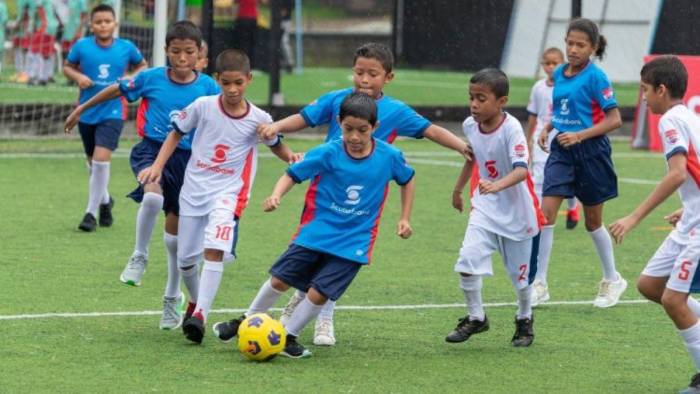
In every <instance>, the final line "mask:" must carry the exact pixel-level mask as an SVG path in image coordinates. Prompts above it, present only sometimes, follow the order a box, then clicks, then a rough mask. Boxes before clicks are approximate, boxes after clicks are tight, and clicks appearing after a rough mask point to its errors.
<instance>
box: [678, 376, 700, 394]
mask: <svg viewBox="0 0 700 394" xmlns="http://www.w3.org/2000/svg"><path fill="white" fill-rule="evenodd" d="M698 393H700V372H698V373H696V374H695V375H693V377H692V378H691V379H690V384H689V385H688V387H686V388H685V389H683V390H681V391H679V392H678V394H698Z"/></svg>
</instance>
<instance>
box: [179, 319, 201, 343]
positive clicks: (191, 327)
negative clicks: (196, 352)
mask: <svg viewBox="0 0 700 394" xmlns="http://www.w3.org/2000/svg"><path fill="white" fill-rule="evenodd" d="M182 331H183V332H184V333H185V338H187V339H189V340H190V341H192V342H194V343H197V344H200V343H202V339H203V338H204V317H202V314H201V313H199V312H197V313H195V314H194V315H192V316H191V317H190V318H189V319H187V320H185V322H184V323H182Z"/></svg>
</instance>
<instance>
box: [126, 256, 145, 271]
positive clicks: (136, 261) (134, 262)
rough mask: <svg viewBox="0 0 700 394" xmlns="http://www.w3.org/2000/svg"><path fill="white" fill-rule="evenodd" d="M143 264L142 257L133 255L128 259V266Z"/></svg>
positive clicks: (133, 266) (140, 265)
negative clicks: (133, 256)
mask: <svg viewBox="0 0 700 394" xmlns="http://www.w3.org/2000/svg"><path fill="white" fill-rule="evenodd" d="M144 265H146V264H145V260H144V258H143V257H135V258H132V259H129V268H131V269H133V268H138V267H143V266H144Z"/></svg>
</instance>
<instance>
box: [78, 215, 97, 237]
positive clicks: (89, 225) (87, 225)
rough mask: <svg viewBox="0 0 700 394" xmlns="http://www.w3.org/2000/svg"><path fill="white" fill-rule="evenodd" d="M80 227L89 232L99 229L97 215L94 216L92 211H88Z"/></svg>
mask: <svg viewBox="0 0 700 394" xmlns="http://www.w3.org/2000/svg"><path fill="white" fill-rule="evenodd" d="M78 228H79V229H81V230H83V231H85V232H88V233H89V232H91V231H95V230H96V229H97V220H95V217H94V216H92V214H91V213H90V212H87V213H86V214H85V216H83V220H82V221H81V222H80V224H79V225H78Z"/></svg>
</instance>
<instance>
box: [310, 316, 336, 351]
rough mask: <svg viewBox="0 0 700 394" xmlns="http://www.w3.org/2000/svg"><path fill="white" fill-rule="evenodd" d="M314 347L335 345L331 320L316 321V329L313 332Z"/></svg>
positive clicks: (320, 319)
mask: <svg viewBox="0 0 700 394" xmlns="http://www.w3.org/2000/svg"><path fill="white" fill-rule="evenodd" d="M314 345H317V346H333V345H335V330H333V320H332V319H322V318H319V319H316V327H315V330H314Z"/></svg>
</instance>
